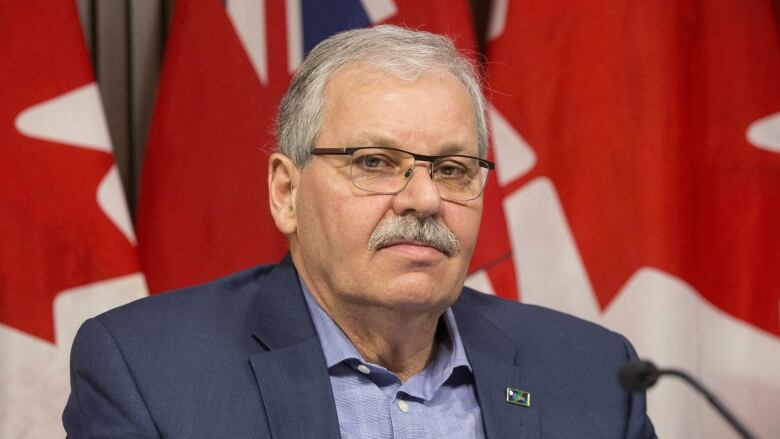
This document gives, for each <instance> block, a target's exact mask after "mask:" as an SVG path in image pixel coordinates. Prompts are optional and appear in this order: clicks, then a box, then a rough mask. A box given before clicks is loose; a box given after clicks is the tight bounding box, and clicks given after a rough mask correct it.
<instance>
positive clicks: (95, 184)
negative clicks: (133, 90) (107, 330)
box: [0, 0, 146, 438]
mask: <svg viewBox="0 0 780 439" xmlns="http://www.w3.org/2000/svg"><path fill="white" fill-rule="evenodd" d="M0 60H2V62H1V63H0V352H2V353H0V437H3V438H22V437H25V438H44V437H45V438H48V437H62V436H63V435H64V433H65V432H64V430H63V428H62V423H61V421H60V418H61V415H62V409H63V407H64V406H65V401H66V399H67V396H68V393H69V384H68V357H69V351H70V345H71V342H72V340H73V337H74V336H75V331H76V329H77V328H78V327H79V325H80V324H81V322H82V321H83V320H84V319H86V318H88V317H91V316H93V315H95V314H97V313H99V312H102V311H105V310H106V309H109V308H112V307H114V306H117V305H119V304H121V303H124V302H127V301H129V300H131V299H133V298H136V297H141V296H143V295H144V294H145V291H146V289H145V286H144V282H143V277H142V276H141V275H140V274H139V273H138V261H137V254H136V251H135V238H134V236H133V230H132V226H131V223H130V217H129V215H128V212H127V207H126V205H125V200H124V196H123V192H122V188H121V182H120V178H119V173H118V172H117V169H116V167H115V166H114V161H113V157H112V154H111V143H110V140H109V136H108V130H107V127H106V123H105V119H104V115H103V108H102V105H101V103H100V96H99V93H98V89H97V86H96V84H95V81H94V77H93V74H92V71H91V66H90V63H89V59H88V55H87V51H86V47H85V45H84V40H83V37H82V34H81V26H80V24H79V18H78V13H77V11H76V6H75V3H73V2H50V1H43V0H37V1H24V2H14V1H3V2H0Z"/></svg>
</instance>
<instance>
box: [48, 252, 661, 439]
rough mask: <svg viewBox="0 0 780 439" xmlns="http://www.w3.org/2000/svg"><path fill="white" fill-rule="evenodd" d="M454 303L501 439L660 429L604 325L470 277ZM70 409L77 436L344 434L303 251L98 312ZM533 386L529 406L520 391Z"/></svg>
mask: <svg viewBox="0 0 780 439" xmlns="http://www.w3.org/2000/svg"><path fill="white" fill-rule="evenodd" d="M453 312H454V314H455V319H456V321H457V324H458V328H459V330H460V334H461V337H462V339H463V344H464V346H465V349H466V354H467V355H468V358H469V362H470V363H471V365H472V367H473V369H474V380H475V388H476V392H477V398H478V400H479V404H480V407H481V410H482V418H483V422H484V427H485V433H486V434H487V437H488V438H490V439H499V438H527V439H530V438H539V437H544V438H599V439H607V438H646V437H654V436H655V435H654V433H653V427H652V424H651V423H650V421H649V419H648V418H647V415H646V413H645V398H644V395H642V394H633V395H632V394H629V393H626V392H624V391H623V390H622V389H621V388H620V384H619V383H618V379H617V373H618V369H619V368H620V366H621V365H623V364H625V363H627V362H628V361H630V360H632V359H634V358H635V354H634V351H633V349H632V348H631V346H630V344H629V343H628V342H627V341H626V340H625V339H624V338H623V337H622V336H620V335H618V334H615V333H613V332H610V331H608V330H606V329H604V328H602V327H600V326H597V325H594V324H592V323H588V322H585V321H583V320H580V319H577V318H574V317H571V316H567V315H565V314H561V313H558V312H555V311H551V310H548V309H544V308H540V307H536V306H530V305H524V304H519V303H514V302H509V301H505V300H502V299H498V298H495V297H492V296H489V295H485V294H481V293H478V292H475V291H473V290H470V289H468V288H464V290H463V292H462V294H461V295H460V298H459V299H458V301H457V302H456V303H455V304H454V305H453ZM71 386H72V390H71V395H70V398H69V400H68V404H67V406H66V408H65V412H64V414H63V421H64V424H65V428H66V430H67V432H68V435H69V437H71V438H87V437H90V438H158V437H164V438H187V439H196V438H234V439H238V438H253V439H257V438H275V439H280V438H283V439H287V438H338V437H339V425H338V419H337V415H336V406H335V403H334V400H333V394H332V391H331V387H330V380H329V377H328V372H327V369H326V366H325V359H324V356H323V353H322V349H321V347H320V341H319V338H318V337H317V333H316V331H315V329H314V326H313V323H312V321H311V318H310V316H309V312H308V309H307V307H306V303H305V301H304V298H303V293H302V292H301V288H300V284H299V282H298V278H297V275H296V273H295V269H294V267H293V266H292V264H291V263H290V260H289V258H288V259H286V260H285V261H284V262H282V263H281V264H279V265H276V266H264V267H259V268H256V269H252V270H248V271H244V272H241V273H238V274H235V275H233V276H230V277H227V278H224V279H221V280H219V281H216V282H213V283H210V284H206V285H202V286H198V287H195V288H191V289H187V290H182V291H179V292H175V293H167V294H161V295H158V296H154V297H149V298H145V299H142V300H139V301H136V302H133V303H130V304H128V305H125V306H123V307H120V308H117V309H114V310H112V311H109V312H107V313H105V314H102V315H100V316H98V317H96V318H93V319H90V320H88V321H87V322H85V323H84V325H83V326H82V327H81V329H80V330H79V333H78V335H77V337H76V340H75V342H74V344H73V350H72V354H71ZM507 387H513V388H517V389H521V390H525V391H528V392H530V393H531V406H530V407H528V408H525V407H521V406H518V405H513V404H509V403H507V402H506V401H505V398H506V388H507Z"/></svg>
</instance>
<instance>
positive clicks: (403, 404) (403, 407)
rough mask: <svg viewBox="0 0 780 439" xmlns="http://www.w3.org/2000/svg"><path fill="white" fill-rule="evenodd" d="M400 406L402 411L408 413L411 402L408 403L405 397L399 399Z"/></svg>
mask: <svg viewBox="0 0 780 439" xmlns="http://www.w3.org/2000/svg"><path fill="white" fill-rule="evenodd" d="M398 408H399V409H401V411H402V412H404V413H406V412H408V411H409V404H407V403H406V401H404V400H403V399H400V400H398Z"/></svg>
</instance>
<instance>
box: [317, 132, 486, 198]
mask: <svg viewBox="0 0 780 439" xmlns="http://www.w3.org/2000/svg"><path fill="white" fill-rule="evenodd" d="M364 149H386V150H390V151H398V152H402V153H404V154H409V155H410V156H412V158H414V162H415V163H417V162H418V161H421V162H428V163H430V164H431V166H430V167H428V175H429V176H430V177H431V180H433V162H435V161H436V160H438V159H441V158H445V157H462V158H468V159H473V160H476V161H477V163H479V166H480V167H482V168H486V169H487V170H488V172H489V171H491V170H493V169H495V167H496V164H495V163H493V162H491V161H490V160H485V159H482V158H479V157H474V156H470V155H463V154H446V155H426V154H416V153H413V152H410V151H406V150H404V149H399V148H391V147H388V146H354V147H346V148H312V150H311V153H312V155H348V156H352V154H354V153H355V152H356V151H361V150H364ZM407 172H408V171H407ZM405 177H406V179H407V183H408V182H409V181H408V177H409V175H406V176H405ZM353 184H354V182H353ZM486 186H487V178H486V179H485V183H484V184H483V186H482V190H481V191H480V192H479V194H477V195H476V196H475V197H474V198H469V199H468V200H453V201H471V200H476V199H477V198H479V197H480V196H481V195H482V194H483V193H484V192H485V187H486ZM356 187H357V188H358V189H361V190H364V191H367V192H374V191H370V190H368V189H363V188H361V187H359V186H356ZM405 188H406V184H404V186H403V187H401V189H399V190H398V191H397V192H387V193H386V194H388V195H391V194H398V193H400V192H401V191H403V190H404V189H405ZM374 193H385V192H374ZM445 199H448V198H445Z"/></svg>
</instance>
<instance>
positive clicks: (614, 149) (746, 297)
mask: <svg viewBox="0 0 780 439" xmlns="http://www.w3.org/2000/svg"><path fill="white" fill-rule="evenodd" d="M493 7H494V14H493V16H492V20H491V25H490V36H489V39H490V42H489V48H488V54H487V56H488V61H489V69H490V74H489V83H490V87H491V89H492V90H493V92H492V101H493V107H492V109H491V122H492V128H493V136H494V148H495V154H496V159H497V162H498V166H499V169H498V173H499V184H500V185H501V187H502V189H503V192H504V194H505V198H504V208H505V210H506V214H507V223H508V227H509V230H510V236H511V241H512V249H513V251H514V258H515V262H516V267H517V273H518V277H519V286H520V294H521V296H522V299H523V301H525V302H532V303H539V304H543V305H547V306H551V307H554V308H558V309H562V310H565V311H569V312H571V313H574V314H578V315H581V316H584V317H586V318H588V319H591V320H594V321H597V322H601V323H603V324H605V325H607V326H608V327H611V328H614V329H616V330H618V331H620V332H622V333H624V334H626V335H627V336H628V337H629V338H630V339H631V340H632V341H633V342H634V343H635V345H636V347H637V348H638V350H639V351H640V354H641V355H642V356H646V357H648V358H650V359H653V360H655V361H656V362H657V363H658V364H659V365H661V366H670V367H672V366H674V367H680V368H683V369H686V370H688V371H690V372H692V373H694V374H695V375H697V376H699V377H700V378H701V379H702V380H703V381H704V382H705V383H707V384H709V385H710V386H712V387H713V388H714V389H715V390H716V391H717V393H718V394H719V395H720V396H721V397H722V398H723V399H724V400H725V402H726V403H727V405H728V406H729V407H731V408H732V409H734V411H736V413H738V414H739V415H740V416H741V417H743V418H744V419H746V420H747V422H748V423H749V424H750V425H751V426H753V427H754V429H755V430H756V431H757V433H760V435H761V436H762V437H780V418H778V416H777V407H778V406H780V268H778V264H779V263H780V86H778V84H779V83H778V78H780V39H778V35H779V34H780V25H779V24H778V17H780V16H778V15H777V12H778V10H779V9H778V8H779V6H778V3H777V2H776V1H775V2H772V1H768V0H767V1H761V0H756V1H743V0H722V1H717V2H679V1H662V2H625V1H622V0H602V1H586V2H575V1H568V2H549V1H542V0H530V1H524V2H510V1H508V0H501V1H496V2H494V5H493ZM648 398H649V404H650V414H651V416H652V417H653V420H654V422H655V424H656V427H657V430H658V434H659V437H670V438H715V437H717V438H722V437H736V436H735V435H734V434H733V433H732V432H731V429H730V428H729V427H728V426H727V425H726V424H725V423H724V422H723V421H721V420H719V419H717V416H716V415H715V413H714V411H713V410H712V409H711V408H709V407H708V406H706V403H705V402H704V401H703V400H702V399H700V397H699V396H698V395H695V394H694V393H693V392H692V391H691V390H690V389H688V388H686V387H684V385H683V384H682V383H679V382H675V381H674V380H669V381H662V382H661V383H660V384H659V385H658V386H657V388H654V389H652V390H650V392H649V394H648Z"/></svg>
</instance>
